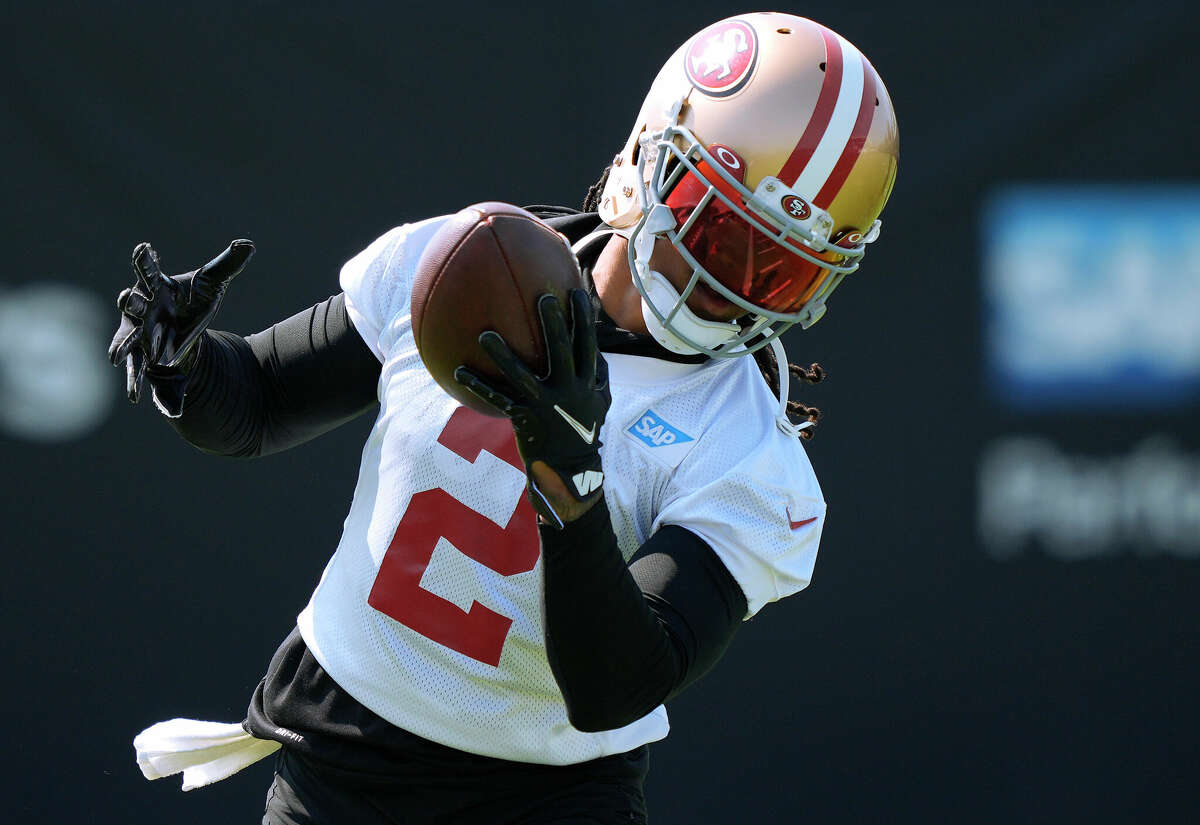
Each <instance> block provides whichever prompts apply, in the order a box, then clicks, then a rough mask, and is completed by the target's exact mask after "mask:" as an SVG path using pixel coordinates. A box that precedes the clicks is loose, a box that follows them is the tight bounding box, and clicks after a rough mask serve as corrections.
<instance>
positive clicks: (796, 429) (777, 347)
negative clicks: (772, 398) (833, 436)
mask: <svg viewBox="0 0 1200 825" xmlns="http://www.w3.org/2000/svg"><path fill="white" fill-rule="evenodd" d="M771 355H772V356H774V358H775V369H776V371H777V372H778V373H779V409H778V410H777V411H776V413H775V426H777V427H778V428H779V429H780V430H781V431H782V432H783V433H785V434H786V435H790V436H791V437H792V438H799V437H800V432H801V431H802V430H807V429H808V428H809V427H811V426H812V425H813V423H812V422H811V421H803V422H801V423H799V424H793V423H792V420H791V419H790V418H788V414H787V405H788V396H789V394H790V392H791V373H790V372H789V371H788V360H787V352H785V351H784V349H783V342H782V341H780V340H779V339H778V338H774V339H772V341H771Z"/></svg>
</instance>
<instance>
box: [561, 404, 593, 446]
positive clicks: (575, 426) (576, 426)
mask: <svg viewBox="0 0 1200 825" xmlns="http://www.w3.org/2000/svg"><path fill="white" fill-rule="evenodd" d="M554 411H555V412H557V413H558V414H559V415H561V416H562V417H563V421H566V422H567V423H568V424H570V425H571V429H572V430H574V431H575V432H577V433H579V437H580V438H582V439H583V440H584V443H586V444H591V443H592V442H593V441H595V440H596V423H595V422H594V421H593V422H592V428H591V429H590V430H589V429H587V428H586V427H584V426H583V425H582V424H580V423H579V421H578V420H576V418H575V417H574V416H573V415H571V414H570V413H569V412H567V411H566V410H564V409H563V408H562V407H560V406H558V405H557V404H555V405H554Z"/></svg>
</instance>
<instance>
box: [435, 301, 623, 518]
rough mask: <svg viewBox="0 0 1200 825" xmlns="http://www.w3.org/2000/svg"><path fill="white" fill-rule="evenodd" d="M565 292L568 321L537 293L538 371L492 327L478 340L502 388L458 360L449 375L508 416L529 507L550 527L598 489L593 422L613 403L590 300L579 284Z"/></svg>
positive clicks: (581, 509)
mask: <svg viewBox="0 0 1200 825" xmlns="http://www.w3.org/2000/svg"><path fill="white" fill-rule="evenodd" d="M569 299H570V303H571V321H572V323H571V326H570V329H568V327H567V319H566V316H565V315H564V313H563V308H562V306H561V305H560V304H559V302H558V299H557V298H555V297H554V296H553V295H543V296H542V297H541V298H539V299H538V307H537V308H538V315H539V317H540V318H541V322H542V333H543V337H544V339H545V341H546V355H547V360H548V361H549V364H550V371H549V372H548V373H547V375H546V377H545V378H538V377H537V376H535V375H534V374H533V373H532V372H531V371H530V369H529V367H527V366H526V365H525V364H524V363H523V362H522V361H521V360H520V359H519V358H517V356H516V355H514V354H513V352H512V350H510V349H509V348H508V344H506V343H505V342H504V339H503V338H501V337H500V335H499V334H497V333H495V332H492V331H488V332H484V333H483V334H482V335H480V336H479V343H480V345H481V346H482V347H483V349H484V351H485V352H486V353H487V354H488V357H490V358H491V359H492V361H493V362H494V363H495V364H496V366H497V367H498V368H499V370H500V372H501V373H502V374H503V375H504V377H505V378H506V379H507V380H508V384H509V386H508V387H506V388H505V389H504V390H503V391H501V390H500V389H498V388H496V387H494V386H492V385H491V384H489V383H488V380H487V379H485V378H483V377H481V376H479V375H477V374H476V373H474V372H472V371H471V370H470V369H468V368H467V367H465V366H460V367H458V369H456V370H455V371H454V378H455V380H457V381H458V382H459V383H460V384H462V385H463V386H464V387H466V388H467V389H468V390H470V391H471V392H473V393H474V394H475V395H477V396H479V398H480V399H481V400H483V401H484V402H485V403H486V404H488V405H489V406H491V407H493V408H495V409H496V410H497V411H498V412H500V413H501V414H503V415H505V416H507V417H508V418H510V419H511V420H512V425H513V431H514V432H515V433H516V437H517V449H518V450H519V451H520V453H521V458H522V460H523V461H524V462H525V468H526V473H527V477H528V479H529V489H530V493H531V496H530V499H531V501H532V503H533V507H534V509H535V510H537V512H538V513H539V514H540V515H541V516H542V518H543V519H544V520H545V521H547V522H548V523H550V524H553V525H555V526H556V527H562V525H563V523H564V522H567V521H573V520H574V519H576V518H578V517H579V516H581V515H583V513H585V512H586V511H587V510H588V509H589V508H590V507H591V505H592V504H594V503H595V502H596V501H597V500H598V499H599V498H600V495H601V494H602V492H603V490H602V486H603V484H604V471H603V469H601V466H600V446H601V442H600V427H601V425H602V424H603V423H604V416H605V415H606V414H607V413H608V407H609V404H610V403H612V398H611V396H610V394H609V389H608V365H607V364H606V363H605V361H604V358H603V357H601V356H600V353H599V349H598V348H597V346H596V325H595V318H594V313H593V311H592V305H591V301H590V300H589V299H588V296H587V293H586V292H584V291H583V290H582V289H573V290H571V294H570V298H569Z"/></svg>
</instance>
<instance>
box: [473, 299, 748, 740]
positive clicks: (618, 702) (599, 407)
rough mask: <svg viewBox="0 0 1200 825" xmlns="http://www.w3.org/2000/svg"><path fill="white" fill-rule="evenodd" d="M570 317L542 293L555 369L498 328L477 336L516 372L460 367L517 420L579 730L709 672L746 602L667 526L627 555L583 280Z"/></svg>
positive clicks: (553, 659)
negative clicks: (611, 481)
mask: <svg viewBox="0 0 1200 825" xmlns="http://www.w3.org/2000/svg"><path fill="white" fill-rule="evenodd" d="M570 308H571V319H570V320H571V323H570V324H569V325H568V323H567V318H566V316H565V314H564V312H563V309H562V307H560V306H559V305H558V302H557V301H556V300H554V299H552V298H546V297H543V298H542V299H541V300H540V301H539V303H538V312H539V314H540V316H541V320H542V332H543V336H544V339H545V341H546V350H547V357H548V360H549V363H550V370H549V372H548V373H547V374H546V376H545V377H538V376H536V375H534V374H533V373H532V372H531V371H530V370H529V369H528V367H527V366H526V365H524V364H523V363H521V362H520V361H519V360H518V359H517V358H516V356H515V355H513V353H512V352H511V350H509V348H508V347H507V346H506V345H505V343H504V341H503V339H501V338H500V336H498V335H497V334H496V333H494V332H485V333H484V334H483V335H482V336H480V339H479V340H480V344H482V345H483V347H484V349H485V351H487V353H488V354H489V356H490V357H491V358H492V360H493V361H494V362H495V364H496V366H497V367H498V368H499V370H500V372H501V373H502V374H503V375H504V376H505V378H506V379H507V386H506V387H503V388H500V387H498V386H494V384H493V382H491V381H489V380H487V379H485V378H483V377H482V376H480V375H478V374H476V373H474V372H472V371H470V370H468V369H466V368H464V367H460V368H459V370H458V371H457V372H456V373H455V377H456V378H457V379H458V380H459V381H460V382H462V383H463V384H464V386H466V387H467V388H469V389H470V390H472V391H473V392H474V393H475V394H476V395H477V396H478V397H479V398H480V399H482V400H483V401H485V402H486V403H488V404H490V405H491V406H492V407H494V408H495V409H496V410H497V412H499V413H502V414H504V415H507V416H508V417H509V418H510V419H512V422H513V430H514V432H515V434H516V439H517V446H518V448H519V449H520V451H521V456H522V458H523V460H524V461H525V465H526V466H527V467H529V468H530V471H529V490H530V499H531V501H532V502H533V506H534V507H535V509H537V510H538V513H539V514H540V515H541V517H542V518H541V528H540V529H541V539H542V549H543V564H544V571H545V572H544V575H545V579H546V616H545V633H546V648H547V652H548V654H549V659H550V666H551V669H552V670H553V671H554V676H555V678H556V679H557V681H558V685H559V688H560V689H561V690H562V693H563V697H564V698H565V700H566V704H567V712H568V714H569V718H570V720H571V723H572V724H573V725H574V726H575V727H576V728H578V729H580V730H585V731H599V730H610V729H612V728H618V727H621V726H623V725H627V724H629V723H630V722H633V721H634V720H636V719H640V718H641V717H642V716H645V715H646V714H647V713H649V712H650V711H652V710H653V709H654V708H656V707H657V706H658V705H659V704H661V703H662V702H663V701H665V700H666V699H668V698H670V697H671V696H674V695H675V694H677V693H678V692H679V691H680V690H682V689H683V688H684V687H686V686H687V685H688V684H690V683H691V682H693V681H695V680H696V679H697V678H699V676H701V675H702V674H703V673H704V672H705V671H707V670H708V669H709V668H710V667H711V666H712V665H713V664H714V663H715V662H716V661H717V659H719V658H720V656H721V654H722V653H723V652H724V650H725V648H726V646H728V644H729V642H730V640H731V639H732V637H733V634H734V632H735V631H736V630H737V628H738V626H739V625H740V623H741V620H742V618H743V617H744V616H745V614H746V599H745V596H744V595H743V594H742V591H741V589H740V588H739V587H738V585H737V583H736V582H735V581H734V579H733V577H732V576H731V575H730V573H729V572H728V570H727V569H726V568H725V566H724V565H723V564H722V563H721V561H720V559H719V558H717V556H716V554H715V553H714V552H713V550H712V549H711V548H710V547H709V546H708V545H707V544H706V543H705V542H704V541H703V540H701V539H700V538H699V537H698V536H696V535H694V534H693V533H691V532H689V531H687V530H685V529H683V528H680V527H665V528H663V529H661V530H659V531H658V532H657V533H655V534H654V535H653V536H652V537H651V538H650V539H649V540H648V541H647V542H646V544H645V545H644V546H643V547H642V548H640V549H639V551H638V554H637V557H636V558H635V559H634V561H633V564H632V565H631V566H627V565H626V563H625V559H624V557H623V556H622V555H621V552H620V549H619V547H618V545H617V538H616V535H615V534H614V533H613V529H612V523H611V522H610V520H609V514H608V507H607V505H606V503H605V500H604V496H603V495H602V494H601V485H602V484H603V481H604V471H603V468H602V467H601V460H600V446H601V443H600V439H599V438H598V437H597V433H598V432H599V429H600V426H601V424H603V423H604V418H605V416H606V414H607V411H608V406H609V400H610V396H609V389H608V380H607V370H606V365H605V361H604V359H603V357H600V356H599V353H598V349H597V345H596V333H595V325H594V318H593V317H592V310H591V303H590V301H589V300H588V298H587V296H586V294H585V293H584V292H583V290H572V292H571V296H570Z"/></svg>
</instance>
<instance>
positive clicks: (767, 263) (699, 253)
mask: <svg viewBox="0 0 1200 825" xmlns="http://www.w3.org/2000/svg"><path fill="white" fill-rule="evenodd" d="M696 168H697V171H698V172H699V174H696V172H693V171H691V170H688V171H686V172H684V174H683V176H682V177H681V178H680V179H679V182H678V183H676V184H675V187H674V188H673V189H672V190H671V192H670V194H669V195H667V198H666V201H665V202H666V204H667V206H668V208H670V210H671V212H672V214H673V215H674V216H675V221H676V226H683V225H684V224H686V223H687V222H688V220H689V219H690V218H691V216H692V212H693V211H695V209H696V205H697V204H699V203H700V201H701V200H703V198H704V196H705V195H706V194H707V193H708V190H709V187H710V186H714V187H716V188H717V189H719V190H720V191H721V192H722V193H724V194H725V195H726V196H727V197H728V198H729V199H730V200H731V201H733V202H734V203H741V202H742V196H741V195H740V194H739V193H738V192H737V191H736V190H735V189H734V188H733V187H732V186H730V185H729V183H728V182H726V181H725V180H724V179H723V178H722V177H721V176H720V175H718V174H717V173H716V172H714V171H712V168H711V167H710V166H709V165H708V163H707V162H706V161H701V162H700V163H699V164H697V167H696ZM702 176H703V177H702ZM708 178H711V180H709V179H708ZM764 223H765V222H764ZM680 240H681V241H682V243H683V246H684V248H686V249H687V251H688V252H690V253H691V254H692V256H693V257H694V258H695V259H696V262H697V263H699V264H700V266H702V267H704V269H705V271H707V272H708V273H709V274H710V275H712V276H713V277H714V278H716V279H717V280H718V281H719V282H720V283H721V284H722V285H723V286H724V287H725V288H726V289H728V290H729V291H730V292H732V293H734V294H735V295H738V296H740V297H742V298H745V299H746V300H747V301H749V302H750V303H752V304H754V305H755V306H758V307H762V308H763V309H766V310H769V311H771V312H781V313H790V312H799V311H800V310H801V309H802V308H803V307H804V305H805V304H806V303H807V302H808V301H809V300H810V299H811V298H812V297H813V295H815V294H816V293H817V291H818V290H819V289H820V288H821V286H822V285H823V284H824V283H825V282H826V281H827V280H828V278H829V276H830V274H831V271H830V269H829V268H828V267H824V266H820V265H819V264H816V263H813V262H812V261H809V260H806V259H805V258H803V257H801V256H800V255H798V254H796V253H795V252H792V251H790V250H789V249H788V248H787V247H785V246H783V245H782V244H780V243H779V242H777V241H776V240H775V239H774V238H773V237H771V236H770V235H767V234H766V233H764V232H762V231H761V230H759V229H757V228H755V227H754V226H753V225H752V224H751V223H750V222H748V221H747V219H746V218H745V217H743V215H741V214H739V213H738V212H735V211H734V210H733V209H732V208H730V207H729V205H728V204H726V203H725V201H723V200H721V199H720V198H719V197H717V196H716V195H713V197H712V198H710V199H709V202H708V203H707V204H705V206H704V208H703V209H702V210H701V211H700V214H699V215H697V216H696V217H695V219H694V220H693V221H692V224H691V226H690V227H689V228H688V230H687V232H686V233H684V234H683V236H682V237H681V239H680ZM809 254H810V255H812V256H813V257H814V258H821V259H823V260H826V261H828V262H829V263H832V264H841V263H842V262H843V261H844V260H845V258H844V257H843V256H841V255H836V254H831V253H819V252H816V251H810V252H809Z"/></svg>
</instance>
